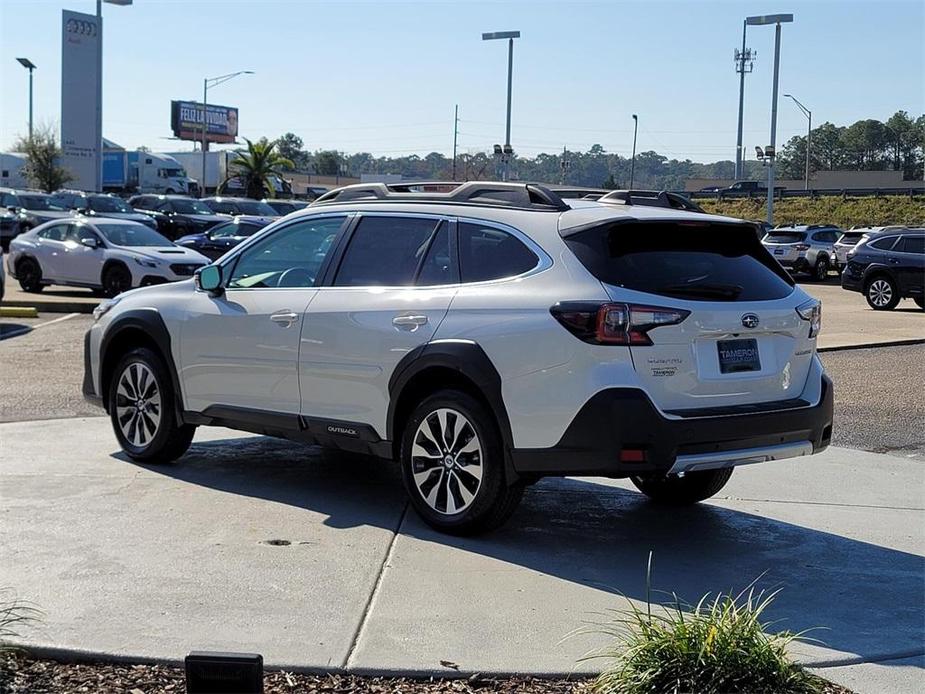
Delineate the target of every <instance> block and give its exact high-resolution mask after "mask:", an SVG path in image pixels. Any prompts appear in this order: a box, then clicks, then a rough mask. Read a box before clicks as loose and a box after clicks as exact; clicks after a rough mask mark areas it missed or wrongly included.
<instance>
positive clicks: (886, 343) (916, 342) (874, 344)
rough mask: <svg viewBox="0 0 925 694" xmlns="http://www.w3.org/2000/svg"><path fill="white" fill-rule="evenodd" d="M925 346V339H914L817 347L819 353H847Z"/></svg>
mask: <svg viewBox="0 0 925 694" xmlns="http://www.w3.org/2000/svg"><path fill="white" fill-rule="evenodd" d="M922 344H925V338H922V337H913V338H902V339H898V340H883V341H881V342H864V343H862V344H859V345H836V346H835V347H817V348H816V351H817V352H847V351H848V350H852V349H874V348H876V347H903V346H906V345H922Z"/></svg>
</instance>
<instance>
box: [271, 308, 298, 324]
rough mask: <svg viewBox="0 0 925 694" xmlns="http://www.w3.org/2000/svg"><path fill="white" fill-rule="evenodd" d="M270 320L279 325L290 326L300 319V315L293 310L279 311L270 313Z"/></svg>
mask: <svg viewBox="0 0 925 694" xmlns="http://www.w3.org/2000/svg"><path fill="white" fill-rule="evenodd" d="M270 320H271V321H273V322H274V323H276V324H277V325H281V326H283V327H284V328H288V327H290V326H291V325H292V324H293V323H295V322H296V321H297V320H299V315H298V314H297V313H293V312H292V311H277V312H276V313H273V314H271V315H270Z"/></svg>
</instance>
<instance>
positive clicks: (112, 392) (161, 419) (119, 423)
mask: <svg viewBox="0 0 925 694" xmlns="http://www.w3.org/2000/svg"><path fill="white" fill-rule="evenodd" d="M175 403H176V399H175V398H174V392H173V385H172V383H171V380H170V373H169V372H168V371H167V367H166V366H165V365H164V361H163V360H162V359H161V358H160V356H158V355H157V354H156V353H155V352H153V351H152V350H150V349H148V348H147V347H139V348H137V349H133V350H132V351H130V352H128V353H127V354H125V355H124V356H123V357H122V358H121V359H120V360H119V363H118V364H117V365H116V368H115V371H113V378H112V381H111V382H110V384H109V418H110V420H111V421H112V428H113V431H114V432H115V434H116V439H117V440H118V441H119V445H120V446H121V447H122V450H123V451H125V454H126V455H127V456H128V457H129V458H131V459H132V460H134V461H136V462H139V463H169V462H171V461H174V460H176V459H177V458H179V457H180V456H181V455H183V454H184V453H186V450H187V449H188V448H189V446H190V443H191V442H192V440H193V434H195V433H196V427H195V426H193V425H191V424H183V425H178V424H177V416H176V415H177V412H176V405H175ZM139 408H140V409H139Z"/></svg>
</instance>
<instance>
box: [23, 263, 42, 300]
mask: <svg viewBox="0 0 925 694" xmlns="http://www.w3.org/2000/svg"><path fill="white" fill-rule="evenodd" d="M16 278H17V279H18V280H19V286H20V288H21V289H22V290H23V291H24V292H32V293H37V292H40V291H42V289H44V285H43V284H42V268H41V266H40V265H39V264H38V262H37V261H35V260H33V259H32V258H23V259H22V260H20V261H19V262H18V263H16Z"/></svg>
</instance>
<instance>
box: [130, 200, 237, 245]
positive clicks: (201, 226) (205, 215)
mask: <svg viewBox="0 0 925 694" xmlns="http://www.w3.org/2000/svg"><path fill="white" fill-rule="evenodd" d="M128 202H129V205H131V206H132V207H134V208H135V210H137V211H138V212H141V213H143V214H146V215H148V216H149V217H150V218H152V219H153V220H154V221H155V222H157V230H158V231H159V232H160V233H161V234H163V235H164V236H166V237H167V238H168V239H171V240H172V239H178V238H180V237H181V236H187V235H188V234H201V233H203V232H205V231H207V230H208V229H211V228H212V227H213V226H215V225H216V224H219V223H221V222H226V221H228V217H227V216H225V215H220V214H216V213H215V212H213V211H212V210H211V208H209V206H208V205H206V204H205V203H204V202H202V201H200V200H194V199H193V198H188V197H186V196H183V195H136V196H134V197H132V198H130V199H129V201H128Z"/></svg>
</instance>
